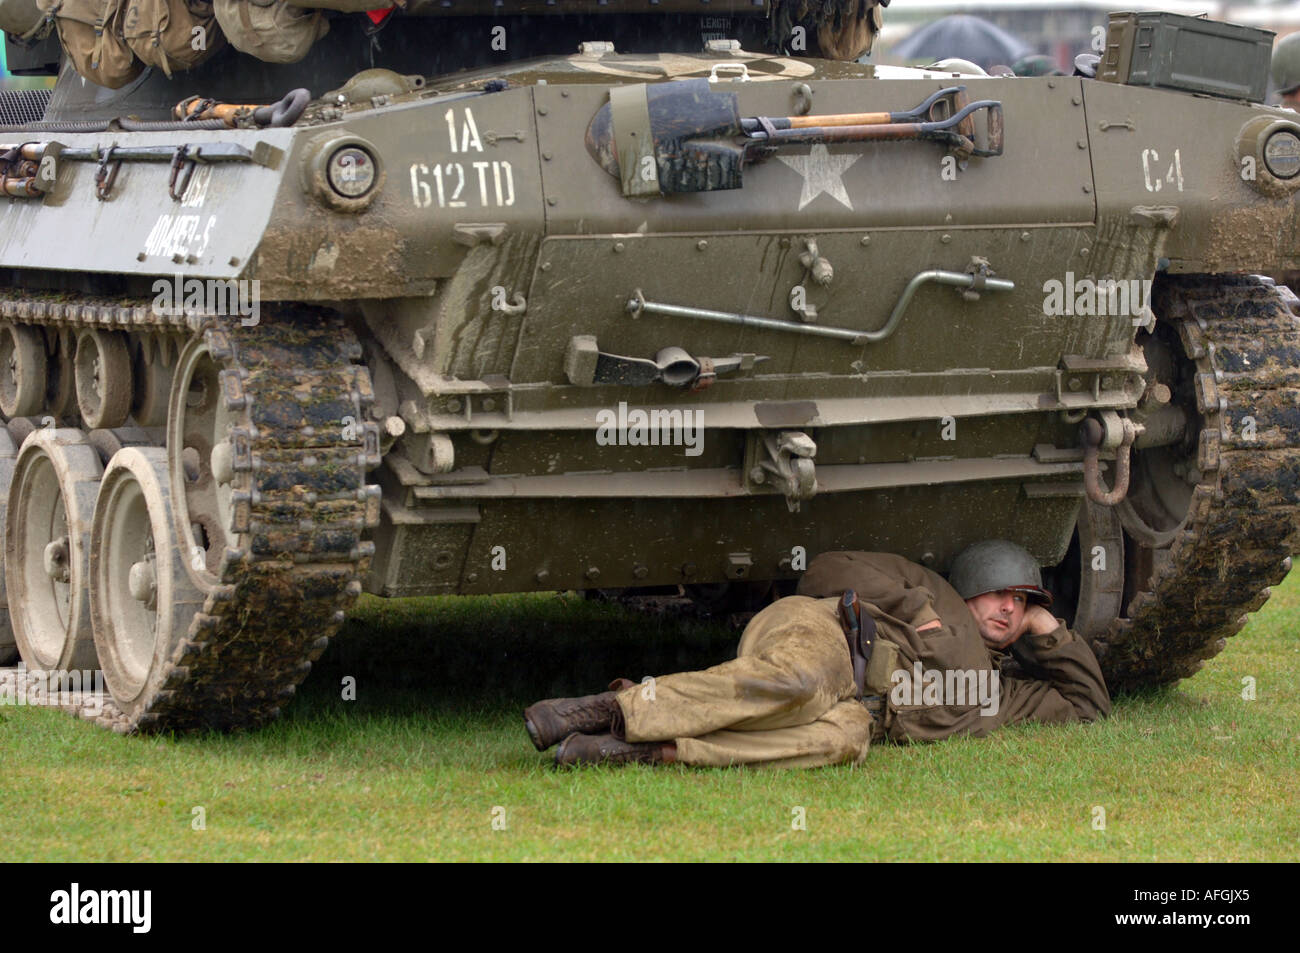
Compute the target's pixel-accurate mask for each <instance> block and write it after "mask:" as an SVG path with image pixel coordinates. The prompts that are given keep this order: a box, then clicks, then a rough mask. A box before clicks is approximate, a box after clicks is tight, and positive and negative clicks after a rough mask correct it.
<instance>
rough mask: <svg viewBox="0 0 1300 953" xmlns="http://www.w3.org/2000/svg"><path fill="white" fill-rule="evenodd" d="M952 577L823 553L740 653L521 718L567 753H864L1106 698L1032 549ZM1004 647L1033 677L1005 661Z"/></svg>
mask: <svg viewBox="0 0 1300 953" xmlns="http://www.w3.org/2000/svg"><path fill="white" fill-rule="evenodd" d="M951 579H952V581H951V583H949V582H948V581H945V580H944V579H943V577H942V576H940V575H938V574H937V573H934V572H932V571H930V570H929V569H926V568H924V567H922V566H918V565H916V564H914V563H911V562H908V561H907V560H905V559H903V558H901V557H899V556H893V555H890V554H887V553H863V552H835V553H823V554H822V555H820V556H818V557H817V558H816V559H814V560H813V561H812V563H811V565H810V566H809V567H808V571H807V572H806V573H805V574H804V576H803V578H802V579H801V580H800V582H799V588H798V592H799V594H798V595H794V596H790V597H788V598H785V599H780V600H778V601H776V602H774V603H772V604H771V605H770V606H768V607H767V608H766V609H764V610H763V611H762V612H760V613H758V615H756V616H755V617H754V618H753V620H751V621H750V623H749V625H748V626H746V628H745V632H744V634H743V636H742V637H741V640H740V646H739V649H738V652H737V657H736V659H734V660H733V661H730V662H724V663H723V664H721V665H715V666H713V667H712V668H709V669H705V670H704V671H701V672H681V673H678V674H676V675H666V676H663V677H662V678H657V679H654V680H652V681H651V682H649V683H648V684H645V685H637V684H635V683H633V682H630V681H628V680H626V679H620V680H619V681H618V682H616V683H614V684H613V685H611V686H610V688H611V690H610V691H606V692H603V693H601V694H599V695H588V696H585V697H583V698H553V699H548V700H546V701H541V702H538V703H536V704H535V705H533V706H531V707H530V708H528V709H527V710H526V711H525V712H524V724H525V727H526V728H527V729H528V734H529V737H530V738H531V739H532V741H533V744H534V745H535V746H536V747H537V749H538V750H539V751H544V750H546V749H547V748H549V747H550V746H551V745H553V744H555V743H556V742H560V747H559V748H558V749H557V750H556V753H555V761H556V764H561V765H572V764H592V763H600V762H611V763H622V762H629V761H635V762H642V763H646V764H659V763H670V762H673V761H680V762H682V763H684V764H692V765H713V766H724V765H731V764H764V765H768V766H772V767H815V766H818V765H824V764H839V763H841V762H846V761H853V762H857V761H860V760H861V759H862V758H863V757H865V755H866V753H867V748H868V746H869V745H870V743H871V742H872V741H873V740H874V741H880V740H884V739H885V738H890V739H892V740H894V741H934V740H938V739H940V738H948V737H951V736H952V735H961V734H965V735H973V736H976V737H980V736H983V735H985V734H987V733H988V732H990V731H992V730H994V729H995V728H998V727H1000V726H1002V725H1008V724H1013V723H1015V722H1018V721H1046V722H1070V721H1092V720H1093V719H1096V718H1099V717H1104V716H1106V715H1107V714H1109V713H1110V697H1109V695H1108V694H1107V691H1106V683H1105V680H1104V679H1103V678H1102V674H1101V669H1100V668H1099V667H1098V665H1097V660H1096V658H1095V657H1094V655H1093V653H1092V649H1091V648H1089V646H1088V644H1087V643H1086V642H1085V641H1083V640H1082V639H1080V638H1078V637H1077V636H1075V635H1073V634H1072V633H1071V632H1070V631H1069V630H1068V629H1067V628H1066V627H1065V623H1064V622H1062V621H1061V620H1059V619H1056V618H1054V617H1053V616H1052V614H1051V613H1050V612H1049V611H1048V608H1049V607H1050V606H1051V604H1052V597H1051V594H1050V593H1049V592H1048V591H1047V590H1046V589H1044V588H1043V586H1042V577H1041V575H1040V573H1039V568H1038V564H1037V563H1036V562H1035V561H1034V559H1033V557H1032V556H1030V554H1029V553H1028V552H1026V551H1025V550H1024V549H1022V548H1020V547H1019V546H1017V545H1015V544H1014V543H1009V542H1006V541H1003V540H991V541H987V542H983V543H977V544H975V545H974V546H971V547H969V548H968V549H966V550H965V551H963V552H962V553H961V554H960V555H959V556H958V557H957V558H956V559H955V560H954V561H953V566H952V572H951ZM846 592H847V593H848V595H849V598H848V599H847V600H846V599H845V598H844V596H845V594H846ZM855 597H856V598H855ZM855 604H856V606H857V607H858V611H856V612H854V611H853V609H852V608H851V607H852V606H853V605H855ZM1007 654H1010V655H1012V656H1014V657H1015V659H1016V661H1017V662H1019V664H1020V666H1021V668H1022V669H1023V671H1024V674H1025V676H1027V677H1019V676H1017V677H1011V676H1003V675H1002V673H1001V667H1002V663H1003V661H1004V660H1005V658H1006V655H1007Z"/></svg>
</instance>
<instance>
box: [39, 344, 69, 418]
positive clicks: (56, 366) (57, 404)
mask: <svg viewBox="0 0 1300 953" xmlns="http://www.w3.org/2000/svg"><path fill="white" fill-rule="evenodd" d="M49 333H50V343H51V347H50V349H49V362H48V363H47V365H46V384H45V408H44V410H43V411H42V414H43V415H48V416H50V417H53V418H54V419H55V420H67V419H69V418H73V417H75V416H76V413H77V372H76V360H75V358H76V354H75V352H76V349H77V341H76V338H75V337H73V335H72V332H71V331H67V330H59V331H55V330H54V329H51V330H50V332H49Z"/></svg>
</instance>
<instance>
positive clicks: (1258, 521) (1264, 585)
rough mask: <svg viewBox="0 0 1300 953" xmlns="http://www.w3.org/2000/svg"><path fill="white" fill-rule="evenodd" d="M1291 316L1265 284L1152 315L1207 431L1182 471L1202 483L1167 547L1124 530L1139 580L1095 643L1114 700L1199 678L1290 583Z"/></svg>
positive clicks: (1294, 498)
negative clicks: (1168, 337) (1171, 334)
mask: <svg viewBox="0 0 1300 953" xmlns="http://www.w3.org/2000/svg"><path fill="white" fill-rule="evenodd" d="M1296 304H1297V302H1296V298H1295V296H1294V295H1293V294H1291V293H1290V291H1289V290H1288V289H1286V288H1279V287H1275V286H1273V285H1272V284H1271V283H1270V282H1268V281H1267V280H1265V279H1262V278H1258V277H1233V278H1224V277H1214V278H1209V277H1206V278H1199V277H1198V278H1175V279H1167V280H1165V281H1164V282H1162V283H1158V284H1157V286H1156V289H1155V291H1154V295H1153V308H1154V310H1155V313H1156V314H1157V315H1158V316H1159V319H1160V320H1161V321H1163V322H1168V323H1169V324H1170V325H1171V327H1172V328H1173V329H1175V330H1176V331H1177V336H1178V339H1179V342H1180V343H1181V346H1182V350H1183V352H1184V354H1185V357H1186V360H1185V361H1184V362H1183V373H1182V379H1181V381H1180V384H1179V386H1180V388H1181V389H1182V390H1183V394H1184V398H1185V400H1186V401H1187V402H1188V403H1189V404H1190V403H1192V402H1194V409H1195V411H1196V412H1198V413H1199V417H1200V419H1201V420H1203V424H1202V426H1201V429H1200V434H1199V439H1198V441H1197V442H1196V444H1195V445H1194V446H1195V449H1194V450H1193V451H1191V452H1192V453H1194V459H1193V458H1189V459H1188V461H1187V466H1189V467H1190V466H1192V465H1194V466H1195V467H1196V468H1197V470H1198V472H1199V473H1200V476H1201V479H1199V480H1198V481H1197V482H1196V483H1195V485H1194V486H1193V488H1192V493H1191V501H1190V504H1189V506H1188V507H1187V511H1186V516H1185V518H1184V519H1183V521H1182V523H1181V524H1180V525H1179V526H1177V527H1175V528H1173V529H1172V531H1171V532H1172V535H1173V540H1172V543H1170V544H1168V545H1167V546H1156V545H1151V544H1152V543H1157V542H1161V540H1160V539H1158V538H1155V539H1147V540H1145V541H1144V540H1142V539H1141V538H1135V537H1134V534H1133V532H1132V530H1131V526H1130V524H1131V521H1130V520H1125V530H1126V531H1127V535H1128V536H1129V540H1128V545H1127V547H1126V548H1127V549H1128V552H1127V553H1126V563H1128V564H1129V572H1130V574H1131V575H1132V574H1134V573H1137V574H1139V575H1141V576H1142V577H1145V578H1143V579H1142V580H1141V581H1140V582H1139V583H1138V584H1137V585H1135V586H1133V589H1134V590H1136V591H1135V594H1134V595H1133V596H1132V598H1131V599H1130V601H1129V603H1128V611H1127V616H1125V617H1120V618H1117V619H1115V620H1114V621H1113V622H1111V624H1110V625H1109V627H1108V629H1107V630H1106V631H1105V632H1104V633H1102V634H1100V635H1099V636H1098V637H1097V638H1096V639H1095V640H1094V647H1095V649H1096V651H1097V654H1098V658H1099V660H1100V662H1101V665H1102V669H1103V671H1104V672H1105V675H1106V679H1107V682H1108V684H1109V685H1110V688H1111V691H1112V692H1116V691H1119V692H1122V691H1127V690H1132V689H1135V688H1139V687H1143V686H1148V685H1155V684H1160V683H1166V682H1172V681H1175V680H1177V679H1180V678H1185V677H1187V676H1189V675H1191V674H1193V673H1194V672H1196V671H1197V670H1198V669H1199V668H1200V667H1201V665H1202V664H1203V662H1204V660H1205V659H1208V658H1211V657H1213V656H1214V655H1217V654H1218V653H1219V652H1220V651H1222V650H1223V648H1224V646H1225V644H1226V640H1227V638H1228V637H1229V636H1231V635H1233V634H1235V633H1236V632H1238V631H1239V630H1240V629H1241V628H1242V626H1244V625H1245V624H1246V620H1247V614H1248V613H1250V612H1253V611H1255V610H1256V609H1258V608H1259V607H1260V606H1261V605H1263V603H1264V602H1265V600H1267V599H1268V597H1269V594H1270V591H1269V588H1268V587H1269V586H1271V585H1274V584H1276V583H1278V582H1280V581H1281V580H1282V578H1283V577H1284V576H1285V575H1286V573H1287V571H1288V570H1289V569H1290V566H1291V559H1290V556H1291V554H1292V553H1294V552H1295V551H1296V548H1297V543H1300V404H1298V403H1297V401H1298V399H1300V321H1297V318H1296V315H1295V313H1293V312H1294V310H1295V308H1296ZM1192 368H1194V372H1193V373H1190V374H1189V373H1187V371H1188V370H1191V369H1192ZM1191 409H1192V408H1191V407H1189V410H1191ZM1130 492H1132V491H1130ZM1138 535H1139V536H1141V535H1142V534H1138ZM1148 573H1149V574H1148Z"/></svg>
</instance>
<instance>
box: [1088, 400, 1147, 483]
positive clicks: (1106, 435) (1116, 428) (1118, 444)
mask: <svg viewBox="0 0 1300 953" xmlns="http://www.w3.org/2000/svg"><path fill="white" fill-rule="evenodd" d="M1145 429H1146V428H1144V427H1142V426H1141V425H1140V424H1135V423H1133V421H1131V420H1129V419H1127V418H1124V417H1121V416H1120V415H1119V414H1117V413H1115V411H1113V410H1103V411H1102V412H1101V419H1097V418H1096V417H1089V418H1088V419H1087V420H1085V421H1084V422H1083V426H1082V427H1080V428H1079V439H1080V442H1081V443H1082V444H1083V486H1084V489H1085V490H1086V491H1087V493H1088V499H1090V500H1092V501H1093V502H1094V503H1097V504H1099V505H1101V506H1114V505H1116V504H1117V503H1119V502H1120V501H1122V500H1123V499H1124V497H1125V495H1126V494H1127V493H1128V477H1129V452H1130V451H1131V450H1132V448H1133V441H1134V440H1136V439H1137V437H1138V435H1139V434H1140V433H1142V432H1143V431H1144V430H1145ZM1102 450H1114V451H1115V485H1114V487H1113V488H1112V489H1110V490H1109V491H1107V490H1106V489H1105V487H1104V486H1103V485H1102V482H1101V467H1100V465H1099V463H1098V456H1099V455H1100V453H1101V451H1102Z"/></svg>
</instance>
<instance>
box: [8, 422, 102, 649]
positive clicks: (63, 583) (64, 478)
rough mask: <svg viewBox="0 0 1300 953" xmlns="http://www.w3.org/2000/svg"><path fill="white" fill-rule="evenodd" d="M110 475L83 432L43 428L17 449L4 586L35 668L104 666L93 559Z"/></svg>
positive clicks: (20, 639) (22, 644)
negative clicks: (93, 521)
mask: <svg viewBox="0 0 1300 953" xmlns="http://www.w3.org/2000/svg"><path fill="white" fill-rule="evenodd" d="M103 472H104V468H103V465H102V464H101V463H100V462H99V454H98V453H97V452H96V451H95V448H94V447H92V446H91V445H90V444H89V443H88V442H87V441H86V438H85V435H84V434H82V432H81V431H80V430H72V429H64V430H54V429H41V430H38V431H36V432H35V433H33V434H32V435H31V436H30V437H29V438H28V439H27V440H26V442H24V444H23V446H22V449H21V450H20V451H19V452H18V460H17V463H16V464H15V466H14V473H13V482H12V484H11V485H10V487H9V511H8V519H7V521H6V525H5V569H6V579H5V582H6V589H7V596H8V599H9V602H10V618H11V620H12V622H13V629H14V637H15V639H16V640H17V643H18V648H19V650H20V651H21V652H22V656H23V659H24V660H25V661H26V662H27V665H28V667H29V668H31V669H42V670H45V671H52V670H62V671H71V670H74V669H93V668H98V666H97V665H96V663H95V641H94V636H93V633H92V629H91V621H90V593H89V567H88V565H87V560H88V557H89V544H90V517H91V514H92V512H93V511H94V505H95V494H96V492H97V491H98V489H99V479H100V476H101V475H102V474H103Z"/></svg>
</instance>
